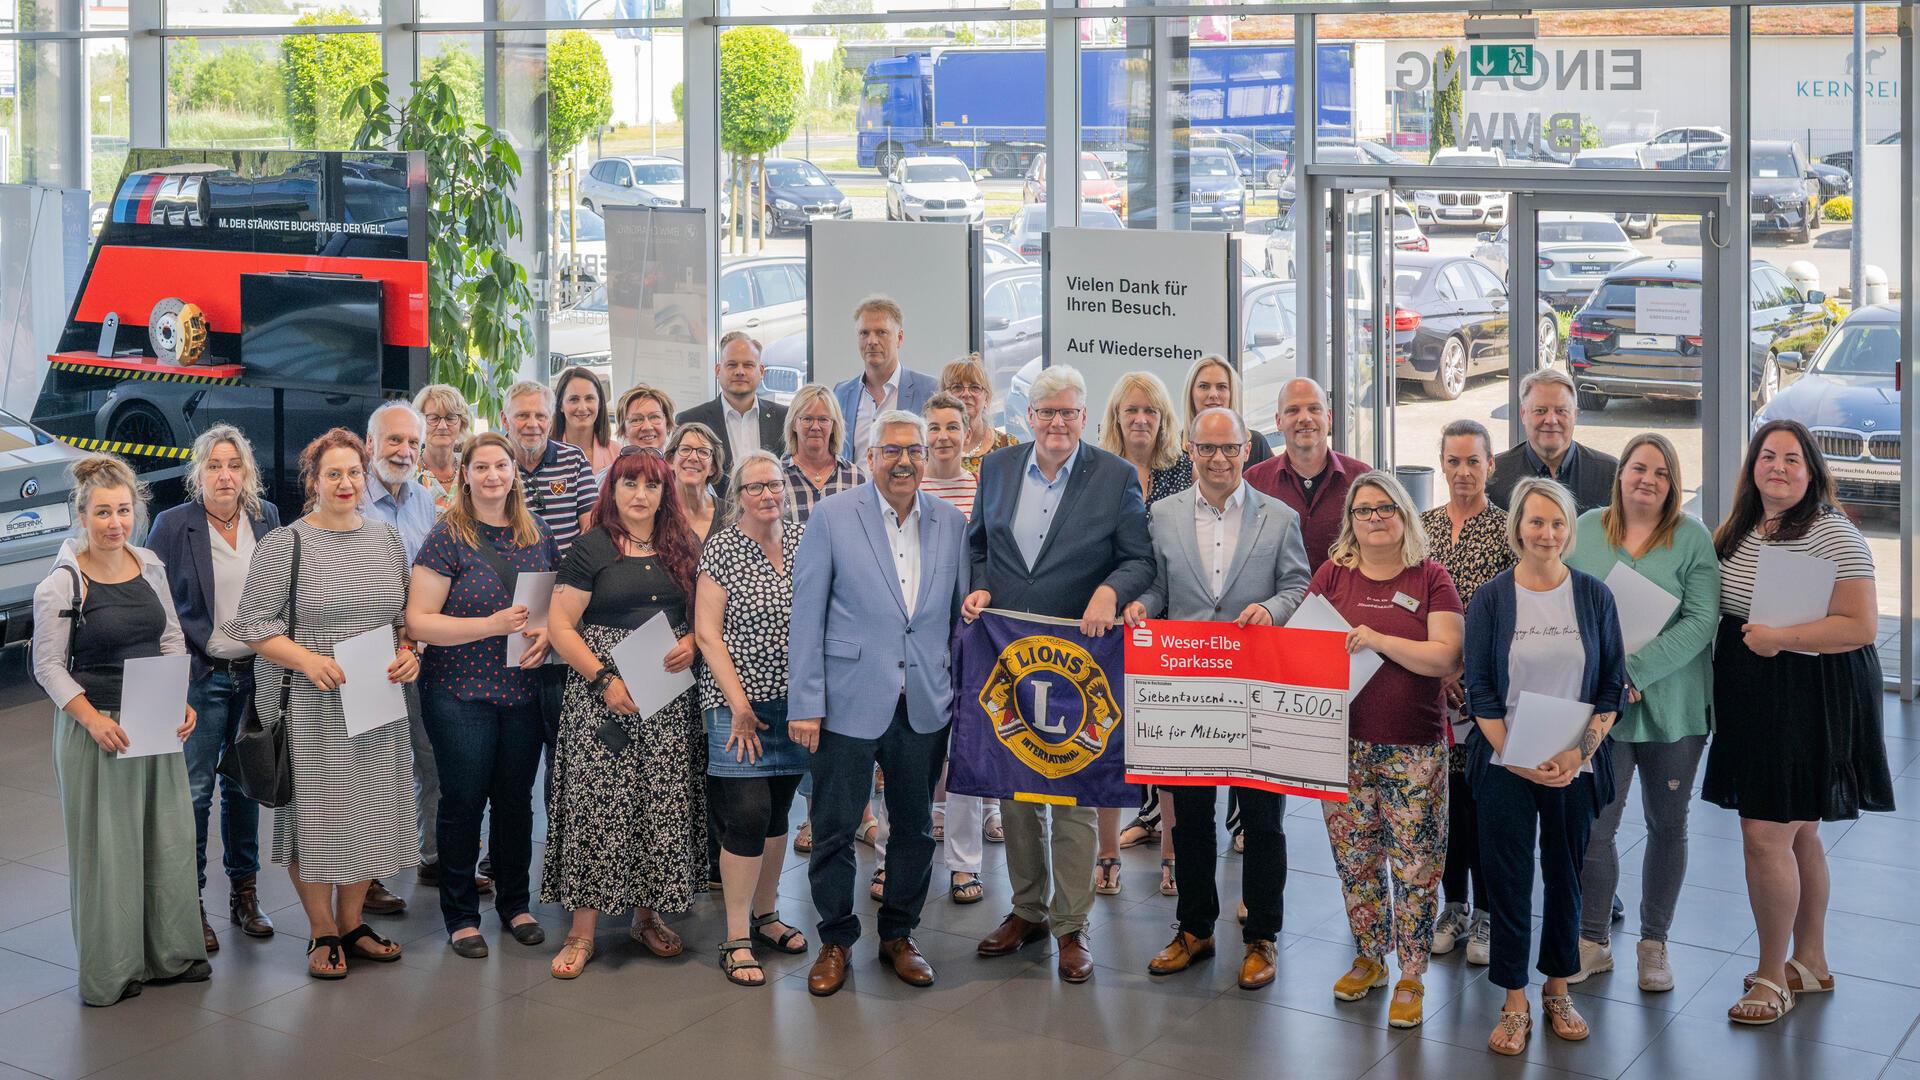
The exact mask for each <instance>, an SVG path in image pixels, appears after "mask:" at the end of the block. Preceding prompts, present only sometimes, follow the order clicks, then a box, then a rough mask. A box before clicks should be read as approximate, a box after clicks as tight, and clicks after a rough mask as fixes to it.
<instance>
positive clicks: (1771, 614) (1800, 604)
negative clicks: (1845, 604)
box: [1747, 544, 1840, 656]
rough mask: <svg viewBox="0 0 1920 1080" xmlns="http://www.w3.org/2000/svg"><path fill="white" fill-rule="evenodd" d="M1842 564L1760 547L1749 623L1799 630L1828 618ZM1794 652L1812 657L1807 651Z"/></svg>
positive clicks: (1774, 548)
mask: <svg viewBox="0 0 1920 1080" xmlns="http://www.w3.org/2000/svg"><path fill="white" fill-rule="evenodd" d="M1839 571H1840V567H1839V564H1837V563H1834V562H1831V561H1829V560H1826V559H1822V558H1820V557H1819V556H1817V555H1803V554H1801V553H1800V552H1798V551H1789V550H1787V549H1786V548H1783V547H1777V546H1775V545H1773V544H1761V545H1760V560H1759V562H1758V563H1757V564H1755V566H1754V571H1753V602H1752V603H1751V604H1749V605H1748V606H1747V621H1748V622H1750V623H1758V624H1759V625H1761V626H1773V627H1781V626H1799V625H1800V624H1801V623H1810V622H1815V621H1817V620H1819V619H1824V618H1826V617H1827V610H1828V608H1830V607H1831V606H1832V604H1833V581H1834V577H1835V575H1837V574H1838V573H1839ZM1790 651H1792V652H1797V653H1800V654H1801V655H1802V656H1812V655H1814V654H1813V653H1811V652H1807V651H1806V650H1804V649H1793V650H1790Z"/></svg>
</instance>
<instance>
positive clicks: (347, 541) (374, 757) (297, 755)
mask: <svg viewBox="0 0 1920 1080" xmlns="http://www.w3.org/2000/svg"><path fill="white" fill-rule="evenodd" d="M296 535H298V536H299V538H300V580H299V581H298V582H297V583H295V586H296V591H295V598H294V610H293V615H294V619H293V640H294V641H295V642H297V643H299V644H300V645H302V646H304V647H305V648H308V649H311V650H313V651H314V652H316V653H319V654H320V655H322V656H332V655H333V647H334V646H335V645H336V644H338V643H340V642H342V641H345V640H346V639H347V638H350V637H353V636H355V635H357V634H364V633H366V632H367V631H369V630H373V629H377V628H379V627H382V626H397V625H398V624H399V623H400V620H401V615H402V613H403V612H404V611H405V610H406V606H407V554H406V550H405V548H403V547H402V546H401V543H400V534H399V533H398V532H396V531H394V528H393V526H391V525H388V524H385V523H384V522H379V521H372V520H367V521H364V522H363V523H362V524H361V526H360V527H359V528H358V529H354V530H351V531H347V532H336V531H333V530H331V529H321V528H317V527H315V526H313V525H309V524H308V523H307V522H306V520H305V519H304V518H303V519H300V520H297V521H295V522H294V523H293V524H292V525H289V526H287V527H286V528H281V529H275V530H274V531H272V532H270V533H268V534H267V535H266V536H264V537H262V538H261V540H260V543H259V546H257V547H255V548H254V551H253V562H252V564H251V565H250V566H249V567H248V569H247V587H246V589H245V590H243V591H242V592H241V594H240V607H239V610H238V611H236V612H235V613H234V617H233V618H232V619H231V620H230V621H229V622H228V623H227V624H226V626H225V627H224V629H225V631H226V633H227V635H228V636H229V637H232V638H234V639H236V640H239V641H259V640H262V639H265V638H270V637H278V636H281V635H284V634H285V633H286V632H287V583H288V579H289V577H290V576H291V574H292V570H293V538H294V536H296ZM284 671H285V669H283V668H281V667H280V666H278V665H277V664H275V663H274V662H273V661H271V660H268V659H267V658H266V657H264V656H262V657H258V658H257V659H256V660H255V661H254V704H255V707H256V708H257V709H258V710H259V712H260V717H261V719H262V720H271V719H272V718H275V717H277V716H279V714H280V683H281V678H282V673H283V672H284ZM292 687H293V694H292V699H291V703H290V705H289V708H288V710H287V740H288V746H289V750H290V753H291V755H292V758H293V776H294V782H293V801H292V802H290V803H288V804H287V805H286V806H283V807H281V808H280V809H278V810H275V811H274V812H273V861H274V862H276V863H281V864H283V865H284V864H290V863H294V862H296V861H297V862H298V863H299V864H300V876H301V878H302V879H304V880H306V881H311V882H324V883H326V884H328V885H348V884H353V883H356V882H362V881H366V880H367V879H369V878H379V877H389V876H391V875H393V874H397V873H399V872H400V871H401V870H403V869H405V868H407V867H410V866H412V865H413V862H414V859H415V858H416V857H417V855H418V852H419V835H418V833H417V831H416V830H417V828H418V825H417V823H416V820H415V816H414V815H415V809H414V804H413V749H412V743H411V741H410V739H409V735H408V729H407V725H406V724H404V723H394V724H387V725H385V726H384V727H378V728H375V729H373V730H372V731H368V732H365V733H363V734H360V735H357V736H354V735H348V734H347V721H346V714H345V713H344V712H343V711H342V709H341V705H340V691H338V690H321V689H319V688H318V687H316V686H314V685H313V683H312V682H310V681H308V680H307V678H306V676H304V675H301V674H300V673H298V672H294V673H293V675H292Z"/></svg>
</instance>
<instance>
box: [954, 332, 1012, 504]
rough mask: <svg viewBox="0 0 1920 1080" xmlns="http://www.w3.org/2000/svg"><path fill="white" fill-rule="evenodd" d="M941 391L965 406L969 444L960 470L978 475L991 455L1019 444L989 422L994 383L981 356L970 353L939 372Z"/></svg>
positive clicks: (962, 456)
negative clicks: (990, 379)
mask: <svg viewBox="0 0 1920 1080" xmlns="http://www.w3.org/2000/svg"><path fill="white" fill-rule="evenodd" d="M940 389H941V390H943V391H945V392H946V393H949V394H952V395H953V396H954V397H956V398H959V399H960V404H961V405H964V406H966V410H967V442H966V446H965V448H964V449H963V450H962V452H961V455H960V467H961V468H963V469H965V470H967V471H968V472H970V473H973V474H975V475H976V476H977V475H979V473H980V462H981V461H982V460H984V459H985V458H986V456H987V455H988V454H991V453H993V452H994V451H995V450H998V449H1000V448H1001V447H1003V446H1014V445H1016V444H1018V443H1019V442H1020V440H1019V439H1017V438H1015V437H1014V436H1012V435H1009V434H1007V432H1006V431H1004V430H1002V429H1000V428H996V427H994V426H993V425H992V424H991V423H989V422H988V420H987V417H988V416H990V415H992V413H993V383H992V382H991V381H989V380H988V378H987V366H986V365H985V364H983V363H981V362H980V354H979V353H968V354H967V355H965V356H963V357H961V358H960V359H958V360H955V361H952V362H951V363H949V364H948V365H947V366H946V367H944V368H942V369H940Z"/></svg>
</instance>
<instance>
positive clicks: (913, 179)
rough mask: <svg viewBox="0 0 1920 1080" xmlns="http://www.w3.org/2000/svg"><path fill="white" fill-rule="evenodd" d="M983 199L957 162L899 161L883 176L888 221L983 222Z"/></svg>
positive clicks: (939, 159)
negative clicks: (884, 179)
mask: <svg viewBox="0 0 1920 1080" xmlns="http://www.w3.org/2000/svg"><path fill="white" fill-rule="evenodd" d="M986 217H987V197H986V196H985V195H983V194H981V192H980V185H979V184H976V183H974V182H973V174H972V173H970V172H968V171H967V167H966V165H964V164H962V163H961V161H960V159H959V158H951V157H909V158H901V159H900V162H899V164H897V165H895V166H894V167H893V171H892V172H891V173H888V174H887V220H888V221H960V222H965V223H967V224H969V225H976V224H979V223H980V222H982V221H984V220H986Z"/></svg>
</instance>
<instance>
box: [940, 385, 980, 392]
mask: <svg viewBox="0 0 1920 1080" xmlns="http://www.w3.org/2000/svg"><path fill="white" fill-rule="evenodd" d="M942 389H944V390H946V391H947V392H948V393H953V394H984V393H986V392H987V388H986V387H984V386H981V385H980V384H979V383H954V384H953V385H952V386H947V387H943V388H942Z"/></svg>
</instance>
